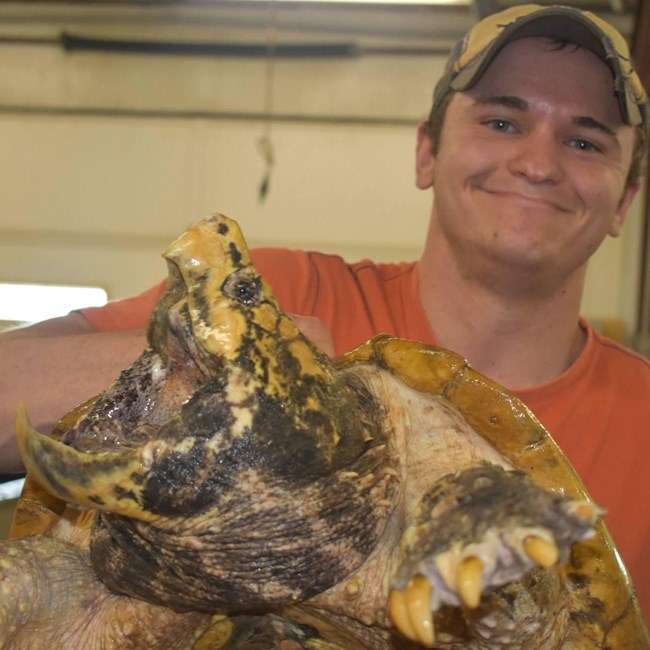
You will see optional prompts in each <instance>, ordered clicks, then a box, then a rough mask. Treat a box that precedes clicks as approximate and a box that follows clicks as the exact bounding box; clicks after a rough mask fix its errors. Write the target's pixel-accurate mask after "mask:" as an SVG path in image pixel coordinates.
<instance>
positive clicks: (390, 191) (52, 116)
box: [0, 16, 640, 326]
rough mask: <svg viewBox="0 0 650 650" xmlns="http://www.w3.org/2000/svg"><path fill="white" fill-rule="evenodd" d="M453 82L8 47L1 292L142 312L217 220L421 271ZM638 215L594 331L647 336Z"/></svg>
mask: <svg viewBox="0 0 650 650" xmlns="http://www.w3.org/2000/svg"><path fill="white" fill-rule="evenodd" d="M1 17H2V16H0V18H1ZM75 20H76V19H75ZM70 21H72V24H71V25H68V24H67V23H69V22H70ZM77 22H79V21H77ZM64 23H65V25H64ZM13 25H14V26H13V29H15V31H16V33H20V34H25V35H26V34H29V33H34V30H37V31H39V30H40V31H39V33H41V34H42V35H44V36H45V35H53V34H56V33H58V30H59V29H60V28H61V27H62V26H66V27H67V28H68V27H70V26H71V27H72V28H77V29H80V28H81V27H83V29H84V30H85V32H86V33H88V31H89V30H90V31H91V32H92V33H94V34H97V35H113V36H114V35H115V33H121V34H123V33H124V30H125V29H126V26H129V25H130V27H129V29H130V30H131V31H130V32H129V33H128V35H129V36H131V37H135V36H141V35H142V34H143V33H145V34H146V35H148V36H149V37H153V36H155V37H160V36H165V37H167V38H177V39H178V38H187V37H188V35H191V36H192V37H193V38H201V39H206V38H210V39H213V40H214V39H217V40H218V39H228V38H231V37H234V36H236V37H237V38H242V37H245V36H246V35H247V32H246V30H244V31H243V32H242V30H241V29H237V30H235V29H234V28H232V27H230V28H224V27H219V28H216V27H214V26H212V28H211V29H209V30H208V29H207V28H206V27H205V25H204V24H203V23H202V22H201V21H200V20H199V21H197V22H196V23H195V24H194V26H188V25H187V24H184V26H183V29H182V30H179V29H173V24H171V25H170V23H164V25H163V26H162V27H161V26H160V25H159V24H158V23H155V22H151V21H149V22H148V21H147V20H145V19H142V18H140V19H139V21H135V22H132V23H129V22H128V21H126V22H125V21H122V22H120V23H119V25H117V26H116V25H115V24H114V23H113V22H110V21H109V22H105V21H101V22H98V23H97V24H95V23H94V22H92V21H90V22H88V21H86V22H85V23H83V24H82V23H81V22H79V24H76V23H75V21H74V20H72V19H70V18H67V19H66V20H65V21H64V20H60V21H59V22H57V23H56V24H55V23H54V22H52V21H45V22H38V21H36V22H35V21H32V22H31V23H29V22H25V21H22V22H21V21H20V20H16V21H14V24H13ZM197 25H198V26H197ZM118 27H119V29H118ZM136 27H137V29H136ZM93 30H94V31H93ZM143 30H144V31H143ZM248 36H250V37H252V38H259V37H260V33H259V31H251V32H250V33H249V34H248ZM291 36H292V34H291V33H289V34H281V35H280V37H281V38H289V39H290V37H291ZM335 36H336V35H335V34H334V35H333V34H329V35H328V38H331V39H334V38H335ZM275 37H276V38H277V37H278V36H277V34H276V36H275ZM441 67H442V58H441V57H434V56H429V57H424V56H403V55H402V56H388V55H386V56H361V57H357V58H352V59H335V60H331V61H319V60H316V61H305V60H301V61H277V62H276V63H275V65H274V66H273V68H272V70H270V69H269V66H268V63H267V62H266V61H264V60H258V59H252V60H237V59H216V58H201V57H158V56H147V55H124V54H106V53H101V54H98V53H92V54H91V53H72V54H66V53H65V52H63V51H62V50H61V49H60V48H58V47H55V46H46V45H33V46H26V45H20V46H16V45H9V44H0V178H1V179H2V181H1V186H0V187H1V188H2V210H3V213H2V218H1V219H0V281H30V282H31V281H35V282H63V283H81V284H93V285H99V286H102V287H105V288H106V289H107V290H108V292H109V295H110V297H112V298H117V297H122V296H126V295H129V294H132V293H134V292H138V291H141V290H143V289H145V288H146V287H148V286H149V285H151V284H152V283H153V282H155V281H157V280H158V279H159V278H161V277H162V276H163V275H164V273H165V269H164V265H163V263H162V261H161V259H160V257H159V253H160V251H161V250H162V249H163V248H164V247H165V245H166V244H167V243H168V242H169V241H170V240H171V239H172V238H173V237H174V236H176V235H177V234H178V233H179V232H181V231H182V230H183V229H184V228H185V227H186V226H187V225H188V224H189V223H191V222H192V221H194V220H196V219H198V218H200V217H202V216H204V215H206V214H209V213H211V212H225V213H226V214H229V215H230V216H232V217H235V218H237V219H238V220H239V221H240V222H241V224H242V226H243V228H244V231H245V233H246V235H247V238H248V240H249V242H250V243H251V244H252V245H258V244H270V245H274V244H276V245H286V246H295V247H309V248H317V249H321V250H323V249H324V250H328V251H335V252H340V253H341V254H343V255H344V256H346V257H347V258H349V259H358V258H360V257H364V256H369V257H373V258H378V259H407V258H412V257H415V256H417V255H418V253H419V250H420V247H421V244H422V241H423V237H424V233H425V227H426V221H427V216H428V210H429V203H430V197H429V196H428V195H427V194H426V193H422V192H419V191H418V190H416V189H415V187H414V184H413V147H414V129H415V124H416V122H417V121H418V120H419V119H421V118H422V117H423V116H424V115H425V114H426V111H427V108H428V102H429V97H430V92H431V87H432V84H433V81H434V80H435V79H436V77H437V76H438V75H439V73H440V70H441ZM269 72H270V73H271V76H272V80H273V84H272V88H273V98H272V100H273V101H272V108H273V112H274V114H275V115H276V116H279V117H284V119H283V120H282V121H278V122H274V123H273V125H272V130H271V140H272V142H273V146H274V153H275V165H274V167H273V170H272V176H271V186H270V193H269V195H268V197H267V200H266V201H264V202H260V200H259V198H258V188H259V184H260V182H261V180H262V177H263V175H264V171H265V167H264V163H263V159H262V157H261V155H260V153H259V151H258V141H259V138H260V137H261V136H262V135H263V134H264V133H265V128H266V124H265V122H264V120H263V119H261V118H260V116H261V115H263V114H264V112H265V110H266V109H267V108H268V107H269V100H268V94H267V92H266V91H267V90H268V88H269V86H268V85H267V84H268V81H269ZM638 206H639V203H638V202H637V204H635V208H634V209H633V214H632V215H631V219H630V222H629V223H628V225H627V228H626V230H625V233H624V235H623V236H622V237H621V238H620V239H619V240H616V241H613V240H612V241H608V242H607V243H606V245H605V246H604V247H603V248H602V249H601V250H600V251H599V252H598V253H597V254H596V256H595V258H594V260H593V264H592V267H591V269H590V273H589V279H588V286H587V291H586V296H585V303H584V312H585V314H586V315H587V316H589V317H592V318H594V319H622V320H623V321H625V322H626V323H627V324H628V326H631V325H632V323H633V321H634V316H635V314H634V302H635V296H636V287H637V280H636V269H637V263H638V250H637V247H638V244H637V242H638V239H639V237H638V233H639V228H640V219H639V215H638V210H639V207H638Z"/></svg>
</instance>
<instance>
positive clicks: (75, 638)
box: [0, 215, 650, 650]
mask: <svg viewBox="0 0 650 650" xmlns="http://www.w3.org/2000/svg"><path fill="white" fill-rule="evenodd" d="M164 256H165V257H166V259H167V262H168V268H169V281H168V285H167V288H166V290H165V292H164V293H163V295H162V296H161V298H160V300H159V301H158V304H157V306H156V308H155V310H154V312H153V314H152V316H151V319H150V322H149V326H148V331H147V340H148V345H147V347H146V349H145V350H144V351H143V353H142V355H141V356H140V357H139V358H138V359H137V360H136V361H135V363H134V364H133V365H132V366H130V367H129V368H127V369H126V370H125V371H123V372H122V373H121V375H120V376H119V377H118V378H117V379H116V380H115V382H114V383H113V384H112V385H111V386H110V387H109V388H108V389H107V390H106V391H105V392H104V393H103V394H101V395H99V396H97V397H96V398H94V399H93V400H90V401H89V402H88V403H86V404H83V405H81V406H80V407H78V408H77V409H75V410H74V411H73V412H71V413H69V414H67V415H66V416H64V418H62V420H61V422H60V423H59V425H58V426H57V427H56V429H55V430H54V431H53V432H52V433H51V434H50V435H47V436H46V435H42V434H40V433H38V432H37V431H35V430H34V429H33V428H32V427H31V426H30V425H29V422H28V420H27V417H26V414H25V412H24V409H22V408H19V410H18V415H17V436H18V443H19V447H20V449H21V453H22V456H23V460H24V462H25V466H26V467H27V469H28V478H27V481H26V485H25V490H24V494H23V495H22V497H21V500H20V502H19V505H18V508H17V511H16V515H15V520H14V526H13V530H12V539H11V540H9V541H7V542H4V543H2V545H1V546H0V645H1V646H2V647H3V648H8V649H10V648H41V647H42V648H51V647H58V646H62V647H74V648H77V647H79V648H81V647H83V648H97V649H103V648H134V649H135V648H156V647H160V648H166V649H167V648H170V649H173V648H192V649H194V650H203V649H207V648H219V649H224V650H225V649H235V648H237V649H239V648H253V649H254V648H280V649H282V650H292V649H294V648H306V649H313V650H318V649H332V650H333V649H343V650H356V649H359V650H364V649H365V650H384V649H391V648H407V649H408V648H415V647H431V648H473V649H477V650H479V649H499V648H504V649H505V648H508V649H510V648H512V649H515V648H536V649H540V650H544V649H549V650H550V649H555V648H564V649H566V650H571V649H578V648H580V649H581V650H588V649H590V648H611V649H618V648H634V649H639V648H646V647H650V642H649V640H648V632H647V629H646V627H645V623H644V621H643V618H642V616H641V614H640V610H639V607H638V603H637V601H636V598H635V595H634V590H633V587H632V585H631V584H630V581H629V577H628V574H627V572H626V570H625V567H624V566H623V565H622V564H621V562H620V559H619V557H618V554H617V552H616V549H615V547H614V545H613V542H612V540H611V538H610V536H609V534H608V532H607V530H606V527H605V525H604V523H603V522H602V519H600V514H601V512H600V510H599V508H598V507H597V506H596V505H595V504H593V502H592V501H591V500H590V498H589V496H588V494H587V493H586V490H585V488H584V486H583V485H582V483H581V482H580V480H579V478H578V477H577V476H576V474H575V472H574V471H573V470H572V468H571V466H570V464H569V463H568V461H567V460H566V458H565V457H564V456H563V455H562V453H561V452H560V450H559V449H558V447H557V445H556V444H555V443H554V441H553V440H552V438H551V437H550V436H549V434H548V433H547V432H546V431H545V430H544V428H543V427H542V426H541V425H540V423H539V422H538V421H537V420H536V419H535V417H534V416H533V415H532V414H531V413H530V411H529V410H528V409H527V408H526V407H525V406H524V405H523V404H522V403H521V402H520V401H518V400H517V399H516V398H515V397H514V396H513V395H511V394H510V393H509V392H508V391H506V390H505V389H504V388H502V387H501V386H499V385H497V384H495V383H494V382H492V381H490V380H489V379H487V378H486V377H484V376H482V375H480V374H479V373H477V372H476V371H474V370H473V369H472V368H471V367H469V366H468V364H467V362H466V361H465V360H464V359H463V358H462V357H460V356H458V355H456V354H454V353H452V352H450V351H447V350H444V349H441V348H436V347H432V346H427V345H423V344H421V343H417V342H414V341H406V340H400V339H395V338H392V337H388V336H379V337H376V338H374V339H372V340H370V341H368V342H367V343H366V344H364V345H362V346H360V347H359V348H357V349H355V350H353V351H351V352H349V353H347V354H345V355H344V356H343V357H341V358H340V359H337V360H335V361H331V360H330V359H329V358H328V357H327V356H325V355H324V354H323V353H322V352H320V351H319V350H318V349H317V348H315V347H314V346H313V345H312V344H311V343H310V341H308V340H307V339H306V338H305V337H304V336H302V334H301V333H300V331H299V330H298V329H297V328H296V327H295V325H294V323H293V322H292V321H291V319H290V318H289V317H288V316H287V315H286V314H284V313H283V312H282V311H281V309H280V308H279V306H278V303H277V301H276V299H275V297H274V295H273V292H272V291H271V289H270V287H269V286H268V285H267V283H266V282H265V281H264V279H263V278H262V277H260V275H259V274H258V273H257V272H256V271H255V269H254V268H253V266H252V265H251V261H250V256H249V253H248V249H247V247H246V244H245V241H244V239H243V236H242V234H241V231H240V229H239V227H238V225H237V224H236V222H234V221H232V220H231V219H228V218H226V217H224V216H221V215H219V216H214V217H210V218H207V219H204V220H202V221H200V222H199V223H197V224H196V225H195V226H193V227H192V228H191V229H189V230H188V231H187V232H186V233H184V234H183V235H181V237H180V238H179V239H177V240H176V241H175V242H174V243H172V244H171V245H170V247H169V248H168V249H167V251H165V253H164ZM34 594H38V596H37V597H34Z"/></svg>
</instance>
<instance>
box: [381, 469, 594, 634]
mask: <svg viewBox="0 0 650 650" xmlns="http://www.w3.org/2000/svg"><path fill="white" fill-rule="evenodd" d="M600 513H601V511H600V509H599V508H598V507H597V506H595V505H594V504H593V503H591V502H589V501H585V500H569V499H566V498H565V497H562V496H560V495H557V494H554V493H552V492H548V491H546V490H543V489H541V488H540V487H538V486H537V485H535V484H534V483H533V482H532V481H531V480H530V478H529V477H528V476H527V475H526V474H524V473H522V472H518V471H506V470H504V469H503V468H501V467H498V466H496V465H491V464H488V463H484V464H481V465H479V466H476V467H472V468H470V469H466V470H463V471H460V472H458V473H456V474H453V475H450V476H446V477H444V478H443V479H441V480H440V481H439V482H438V483H437V484H436V485H435V486H434V488H433V489H432V490H431V491H430V492H429V493H428V494H427V495H426V496H425V497H424V499H423V500H422V503H421V506H420V512H419V513H418V516H417V521H416V523H415V524H414V525H413V526H411V527H410V528H409V529H408V530H407V531H406V533H405V535H404V538H403V545H404V549H405V555H406V557H407V558H408V559H407V560H406V562H404V563H403V564H402V566H401V568H400V570H399V571H398V573H397V577H396V579H395V581H394V585H393V588H392V590H391V593H390V596H389V611H390V616H391V619H392V621H393V623H394V625H395V627H396V628H397V629H398V630H399V631H400V632H401V633H402V634H403V635H404V636H406V637H407V638H409V639H411V640H412V641H415V642H417V643H420V644H421V645H424V646H428V647H433V646H434V644H438V643H440V641H441V640H443V639H447V640H448V641H449V642H452V638H453V639H457V638H458V637H459V636H460V637H464V638H466V637H476V636H478V637H480V638H482V639H486V638H490V642H491V643H494V644H495V647H500V646H499V642H498V640H497V639H495V638H492V637H494V636H495V635H497V634H500V635H503V634H504V631H505V632H506V633H507V634H506V636H507V638H508V639H511V638H512V637H513V636H515V637H516V635H517V629H518V626H520V625H521V627H525V628H526V631H525V634H529V632H530V631H531V630H532V629H533V628H534V629H537V630H539V629H543V625H544V622H545V621H546V622H548V621H547V619H548V618H549V617H551V616H552V617H554V620H555V621H557V618H556V617H557V616H559V615H560V613H559V612H558V611H557V605H555V604H554V603H557V602H561V600H562V599H561V598H556V597H551V594H555V595H557V593H558V591H559V590H561V588H562V587H561V583H560V580H559V577H558V576H557V573H558V572H557V571H556V567H557V565H558V564H561V563H562V562H564V561H566V560H568V558H569V553H570V549H571V546H572V545H573V543H574V542H576V541H578V540H580V539H584V538H586V537H589V536H591V535H592V534H593V525H594V524H595V522H596V520H597V518H598V516H599V515H600ZM545 574H549V575H548V576H546V575H545ZM512 584H515V585H516V586H515V587H514V588H508V589H505V588H504V587H505V586H508V585H512ZM450 608H457V609H458V610H459V614H458V615H457V616H456V618H459V619H460V620H462V625H461V626H460V627H461V628H462V632H459V631H458V630H459V623H458V621H455V622H454V623H453V624H448V621H449V619H450V615H449V609H450ZM443 612H444V616H443V615H442V614H443ZM437 614H439V615H437ZM438 618H440V619H441V620H442V622H443V627H450V628H453V629H454V632H453V633H447V632H445V631H444V630H439V629H438V627H439V626H438V625H437V624H435V625H434V623H435V621H436V619H438ZM451 618H454V617H453V615H452V617H451ZM524 619H525V625H524V623H523V621H524ZM550 627H551V628H553V627H557V624H556V625H555V626H554V625H550ZM448 637H449V638H448ZM509 643H510V642H509V641H508V642H504V645H503V647H519V645H518V644H515V645H514V646H512V645H509Z"/></svg>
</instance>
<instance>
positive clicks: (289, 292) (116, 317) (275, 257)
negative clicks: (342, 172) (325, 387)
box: [80, 248, 318, 332]
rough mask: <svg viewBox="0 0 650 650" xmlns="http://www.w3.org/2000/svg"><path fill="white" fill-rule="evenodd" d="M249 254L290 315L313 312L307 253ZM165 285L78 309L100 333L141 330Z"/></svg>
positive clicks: (262, 251)
mask: <svg viewBox="0 0 650 650" xmlns="http://www.w3.org/2000/svg"><path fill="white" fill-rule="evenodd" d="M251 256H252V258H253V264H254V265H255V267H256V268H257V270H258V272H259V273H261V275H262V276H263V277H264V278H265V279H266V281H267V282H268V283H269V284H270V285H271V288H272V289H273V291H274V293H275V295H276V297H277V299H278V301H279V303H280V305H281V307H282V309H284V310H285V311H287V312H289V313H293V314H301V315H305V316H310V315H312V313H313V308H314V296H315V294H316V284H317V278H318V275H317V273H316V272H315V270H314V268H313V264H312V263H311V261H310V258H309V255H308V254H307V253H305V252H303V251H297V250H288V249H284V248H257V249H253V250H251ZM166 284H167V280H166V279H165V280H163V281H162V282H159V283H158V284H156V285H154V286H153V287H151V288H149V289H147V290H146V291H143V292H142V293H140V294H138V295H135V296H131V297H130V298H124V299H122V300H112V301H110V302H109V303H107V304H106V305H104V306H103V307H87V308H85V309H81V310H80V312H81V313H82V314H83V315H84V316H85V317H86V319H87V320H88V322H89V323H90V324H91V325H92V326H93V327H94V328H95V330H97V331H100V332H104V331H117V330H129V329H141V328H143V327H145V326H146V324H147V321H148V320H149V316H150V315H151V312H152V311H153V308H154V306H155V304H156V301H157V300H158V298H159V297H160V295H161V294H162V292H163V290H164V289H165V286H166Z"/></svg>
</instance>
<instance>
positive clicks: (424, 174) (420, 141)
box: [415, 122, 435, 190]
mask: <svg viewBox="0 0 650 650" xmlns="http://www.w3.org/2000/svg"><path fill="white" fill-rule="evenodd" d="M434 162H435V158H434V155H433V142H432V141H431V136H430V135H429V127H428V125H427V123H426V122H422V123H421V124H420V125H419V126H418V132H417V143H416V147H415V186H416V187H417V188H418V189H420V190H426V189H429V188H430V187H431V186H432V185H433V165H434Z"/></svg>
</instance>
